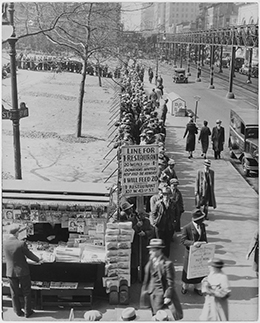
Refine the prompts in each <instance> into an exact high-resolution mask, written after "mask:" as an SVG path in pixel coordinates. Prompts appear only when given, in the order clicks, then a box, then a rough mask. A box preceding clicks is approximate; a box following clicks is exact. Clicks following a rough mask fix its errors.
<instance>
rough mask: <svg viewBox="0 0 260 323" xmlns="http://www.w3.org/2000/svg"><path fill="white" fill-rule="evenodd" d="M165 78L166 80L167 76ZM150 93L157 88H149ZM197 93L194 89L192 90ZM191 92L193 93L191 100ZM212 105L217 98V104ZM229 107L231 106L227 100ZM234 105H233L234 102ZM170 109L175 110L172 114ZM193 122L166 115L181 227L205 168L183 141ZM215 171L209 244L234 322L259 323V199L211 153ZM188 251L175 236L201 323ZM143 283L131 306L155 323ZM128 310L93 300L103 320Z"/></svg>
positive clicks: (40, 314) (187, 304) (186, 298)
mask: <svg viewBox="0 0 260 323" xmlns="http://www.w3.org/2000/svg"><path fill="white" fill-rule="evenodd" d="M163 77H164V76H163ZM145 81H146V82H145V85H146V88H147V89H151V88H153V87H154V86H153V85H150V84H148V82H147V80H146V79H145ZM191 91H192V87H191ZM217 93H218V92H216V91H215V92H209V93H208V94H207V96H208V100H210V97H211V96H212V98H213V97H214V99H216V95H217ZM191 94H192V93H191V92H190V93H189V95H191ZM212 100H213V99H212ZM226 104H227V105H229V104H231V103H229V102H228V101H227V102H226ZM232 104H234V103H232ZM169 110H170V109H169ZM187 122H188V118H185V117H178V118H177V117H174V116H171V115H170V113H168V114H167V121H166V125H167V137H166V153H167V154H168V155H169V156H171V157H173V158H174V159H175V161H176V166H175V169H176V173H177V175H178V178H179V181H180V186H179V188H180V190H181V192H182V194H183V198H184V204H185V213H184V214H183V215H182V219H181V222H182V226H183V225H185V224H187V223H188V222H190V220H191V216H190V212H191V211H192V210H193V208H194V182H195V176H196V172H197V170H198V169H201V168H203V161H204V159H202V157H201V156H200V149H199V146H198V145H197V149H196V151H195V154H194V158H193V159H192V160H189V159H188V158H187V156H188V154H187V152H186V151H185V142H186V139H183V134H184V131H185V126H186V123H187ZM208 156H209V159H211V161H212V167H211V168H212V169H213V170H214V171H215V193H216V200H217V208H216V209H215V210H213V209H211V208H210V210H209V219H210V220H209V221H206V230H207V235H208V241H209V242H211V243H215V244H216V256H218V257H220V258H222V259H223V260H224V262H225V264H226V265H225V267H224V272H225V273H226V274H227V275H228V277H229V281H230V284H231V290H232V293H231V297H230V299H229V309H230V317H229V319H230V321H256V320H257V318H258V279H256V276H255V273H254V271H253V270H252V268H251V265H252V259H250V261H247V260H246V258H245V257H246V253H247V248H248V245H249V242H250V239H251V237H252V235H253V233H254V231H255V230H256V228H257V227H258V195H257V194H256V193H255V191H254V190H253V189H252V188H251V187H250V186H249V184H248V183H247V182H246V181H245V180H244V179H243V178H242V177H241V176H240V175H239V174H238V172H237V171H236V170H235V169H234V168H233V166H232V165H231V163H230V162H229V160H228V159H225V158H224V159H221V160H213V159H212V156H213V151H212V150H211V149H210V150H209V153H208ZM183 253H184V248H183V246H182V245H180V234H178V235H176V237H175V241H174V242H173V243H172V246H171V256H170V259H171V260H172V261H173V262H174V265H175V270H176V280H175V282H176V289H177V293H178V295H179V297H180V301H181V303H182V305H183V311H184V318H183V321H198V320H199V315H200V313H201V309H202V306H203V302H204V297H200V296H197V295H195V294H194V293H193V291H192V290H191V289H190V290H189V291H188V293H187V294H186V295H182V294H181V293H180V289H181V273H182V265H183ZM140 287H141V285H140V284H134V285H133V286H131V290H130V304H129V305H128V306H133V307H135V308H136V309H137V314H138V316H139V318H138V321H151V312H150V310H141V309H138V308H139V295H140ZM125 307H127V306H112V305H109V304H108V299H94V302H93V309H98V310H100V311H101V312H102V313H103V319H102V321H120V315H121V312H122V309H123V308H125ZM86 310H87V309H75V320H77V321H80V320H84V318H83V315H84V312H85V311H86ZM69 311H70V309H68V308H67V309H56V308H54V309H52V310H49V309H46V310H44V311H39V310H36V314H35V315H34V316H32V317H31V318H29V319H26V320H31V321H51V320H62V321H64V320H68V318H69ZM2 317H3V319H4V320H8V321H10V320H12V321H23V320H25V319H23V318H18V317H17V316H16V315H15V314H14V313H13V310H12V308H7V307H4V309H3V315H2Z"/></svg>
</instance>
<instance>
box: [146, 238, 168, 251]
mask: <svg viewBox="0 0 260 323" xmlns="http://www.w3.org/2000/svg"><path fill="white" fill-rule="evenodd" d="M146 248H148V249H152V248H153V249H162V248H165V245H164V243H163V240H162V239H151V240H150V244H149V246H147V247H146Z"/></svg>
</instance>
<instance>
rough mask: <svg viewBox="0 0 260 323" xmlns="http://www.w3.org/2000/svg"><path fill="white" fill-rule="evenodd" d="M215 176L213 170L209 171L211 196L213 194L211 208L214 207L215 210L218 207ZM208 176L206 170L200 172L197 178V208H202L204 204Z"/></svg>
mask: <svg viewBox="0 0 260 323" xmlns="http://www.w3.org/2000/svg"><path fill="white" fill-rule="evenodd" d="M214 176H215V173H214V171H213V170H212V169H209V184H210V194H211V202H212V203H210V204H209V206H213V208H214V209H215V208H216V207H217V204H216V198H215V192H214V184H215V183H214ZM206 186H207V182H206V175H205V171H204V170H199V171H198V173H197V177H196V182H195V194H196V193H197V196H196V207H200V206H202V205H204V204H203V198H204V197H205V194H206Z"/></svg>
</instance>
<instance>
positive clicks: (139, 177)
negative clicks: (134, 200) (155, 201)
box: [121, 145, 158, 196]
mask: <svg viewBox="0 0 260 323" xmlns="http://www.w3.org/2000/svg"><path fill="white" fill-rule="evenodd" d="M121 165H122V183H121V184H122V194H123V195H124V196H138V195H153V194H157V193H158V145H142V146H140V145H129V146H122V158H121Z"/></svg>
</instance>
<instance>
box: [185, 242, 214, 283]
mask: <svg viewBox="0 0 260 323" xmlns="http://www.w3.org/2000/svg"><path fill="white" fill-rule="evenodd" d="M214 253H215V245H214V244H212V243H203V244H202V245H201V246H200V247H199V248H197V247H195V246H191V247H190V253H189V260H188V272H187V278H188V279H192V278H197V277H204V276H207V275H208V274H209V268H208V265H209V264H208V261H209V260H210V259H211V258H213V257H214Z"/></svg>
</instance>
